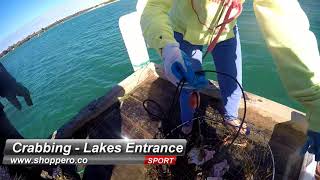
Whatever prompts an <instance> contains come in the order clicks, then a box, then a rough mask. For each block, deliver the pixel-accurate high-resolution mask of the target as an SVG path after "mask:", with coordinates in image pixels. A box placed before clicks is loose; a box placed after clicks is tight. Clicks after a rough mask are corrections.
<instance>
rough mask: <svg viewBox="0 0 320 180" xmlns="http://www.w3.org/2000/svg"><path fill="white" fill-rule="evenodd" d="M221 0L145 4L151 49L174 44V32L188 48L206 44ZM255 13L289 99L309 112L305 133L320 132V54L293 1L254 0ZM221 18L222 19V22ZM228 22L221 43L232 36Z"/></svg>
mask: <svg viewBox="0 0 320 180" xmlns="http://www.w3.org/2000/svg"><path fill="white" fill-rule="evenodd" d="M220 1H221V0H148V2H147V5H146V7H145V9H144V11H143V14H142V17H141V27H142V31H143V35H144V37H145V40H146V42H147V44H148V45H149V47H151V48H155V49H158V50H159V49H160V48H163V47H164V46H165V45H166V44H167V43H177V42H176V41H175V39H174V36H173V32H174V31H177V32H180V33H182V34H183V35H184V39H185V40H187V41H189V42H190V43H192V44H196V45H205V44H208V43H209V42H210V40H211V39H212V36H213V37H215V34H216V33H217V31H216V30H215V28H214V27H215V26H216V25H217V24H220V23H221V22H217V20H218V19H219V18H218V17H219V16H221V15H222V17H224V16H223V15H224V13H225V12H226V11H222V6H221V5H219V2H220ZM253 5H254V12H255V14H256V18H257V21H258V24H259V25H260V28H261V30H262V32H263V35H264V38H265V40H266V43H267V45H268V47H269V50H270V52H271V54H272V56H273V59H274V61H275V63H276V65H277V68H278V71H279V75H280V78H281V80H282V82H283V84H284V85H285V88H286V89H287V91H288V93H289V95H291V96H292V97H294V98H295V99H296V100H298V101H299V102H300V103H301V104H303V105H304V107H305V108H306V109H307V120H309V129H311V130H314V131H318V132H319V131H320V55H319V50H318V45H317V40H316V37H315V36H314V34H313V33H312V32H311V31H310V30H309V21H308V18H307V16H306V15H305V13H304V12H303V10H302V9H301V7H300V5H299V3H298V1H297V0H254V3H253ZM221 12H222V13H221ZM220 19H223V18H220ZM235 23H236V22H235V21H233V22H232V23H230V24H228V25H227V26H226V29H225V30H224V32H223V33H222V35H221V37H220V38H219V41H223V40H226V39H229V38H232V37H234V34H233V31H231V29H232V28H233V26H234V25H235Z"/></svg>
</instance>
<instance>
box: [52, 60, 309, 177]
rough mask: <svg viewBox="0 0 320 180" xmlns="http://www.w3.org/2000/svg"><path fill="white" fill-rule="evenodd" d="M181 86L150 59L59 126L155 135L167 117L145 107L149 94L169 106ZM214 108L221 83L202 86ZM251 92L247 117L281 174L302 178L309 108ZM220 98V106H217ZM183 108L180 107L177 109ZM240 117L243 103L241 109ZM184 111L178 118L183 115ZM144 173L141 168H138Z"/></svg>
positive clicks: (95, 134) (67, 132)
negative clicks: (293, 106) (301, 152)
mask: <svg viewBox="0 0 320 180" xmlns="http://www.w3.org/2000/svg"><path fill="white" fill-rule="evenodd" d="M174 92H175V87H174V86H173V85H172V84H171V83H169V82H168V81H166V80H165V79H164V78H163V71H162V68H161V67H160V66H158V65H155V64H152V63H151V64H149V65H148V66H147V67H146V68H144V69H141V70H139V71H137V72H135V73H134V74H133V75H131V76H129V77H128V78H127V79H125V80H124V81H122V82H121V83H119V85H118V86H116V87H114V88H113V89H112V90H111V91H109V92H107V93H106V95H105V96H103V97H101V98H99V99H97V100H95V101H93V102H92V103H90V104H89V105H88V106H87V107H85V108H84V109H83V110H81V111H80V112H79V114H78V115H77V116H75V117H74V118H73V119H72V120H71V121H70V122H69V123H67V124H66V125H64V126H63V127H62V128H61V129H59V131H58V134H57V137H58V138H70V137H74V138H86V137H89V138H96V139H97V138H122V137H124V136H125V137H128V138H153V137H154V136H155V134H156V133H157V132H158V127H159V126H160V124H161V122H160V121H159V119H155V118H154V117H151V116H150V115H149V114H148V113H147V112H146V111H145V109H144V108H143V106H142V103H143V101H144V100H146V99H152V100H155V101H157V102H158V103H159V104H160V105H161V107H163V110H164V111H165V112H168V110H169V107H170V103H171V100H172V96H173V94H174ZM202 93H203V94H202V102H210V103H207V104H208V105H207V106H208V108H206V111H207V113H208V114H210V113H211V114H213V113H215V111H216V110H217V109H219V108H221V101H220V100H219V92H218V89H217V87H216V86H214V85H212V87H211V88H208V89H207V90H205V91H203V92H202ZM246 94H247V119H246V120H247V122H248V123H249V124H251V125H253V126H254V129H255V130H259V131H263V133H264V134H265V137H264V138H265V139H266V140H267V141H268V142H269V144H270V146H271V148H272V150H273V153H274V157H275V161H276V179H298V177H299V173H300V167H301V163H302V160H303V158H302V157H301V156H299V155H298V151H299V148H300V147H301V145H302V144H303V142H304V140H305V135H304V134H303V133H302V132H303V131H304V129H305V127H306V122H305V121H304V114H303V113H301V112H299V111H296V110H294V109H291V108H288V107H286V106H283V105H281V104H278V103H276V102H273V101H270V100H268V99H265V98H262V97H259V96H256V95H253V94H251V93H246ZM212 104H214V106H212ZM209 105H210V106H209ZM177 111H179V110H177ZM239 113H240V115H239V116H240V117H241V116H242V113H243V104H241V108H240V109H239ZM178 117H179V114H178V116H177V117H176V119H179V118H178ZM143 171H144V167H143V166H141V165H131V166H130V167H128V166H116V167H115V168H114V170H113V179H120V178H121V177H122V175H123V174H131V173H132V174H136V175H134V176H132V177H127V178H126V179H136V178H138V177H139V179H140V178H141V177H143V176H140V175H139V176H138V174H140V173H141V172H143ZM137 173H138V174H137Z"/></svg>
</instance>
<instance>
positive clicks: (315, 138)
mask: <svg viewBox="0 0 320 180" xmlns="http://www.w3.org/2000/svg"><path fill="white" fill-rule="evenodd" d="M307 136H308V137H307V141H306V143H305V144H304V146H303V148H302V151H301V154H305V153H306V152H307V151H308V152H309V153H312V154H314V155H315V161H320V133H319V132H315V131H311V130H308V133H307Z"/></svg>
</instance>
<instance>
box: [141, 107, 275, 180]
mask: <svg viewBox="0 0 320 180" xmlns="http://www.w3.org/2000/svg"><path fill="white" fill-rule="evenodd" d="M247 124H248V123H247ZM248 125H249V126H250V128H251V132H250V135H249V136H245V135H239V136H238V137H237V139H236V140H235V141H234V143H232V144H231V145H230V141H231V139H232V138H233V137H234V136H235V131H234V129H230V128H228V127H226V126H225V125H224V124H223V118H222V116H221V115H220V114H219V112H218V111H213V112H212V111H211V113H209V114H206V115H205V116H200V117H198V118H195V120H194V123H193V131H192V134H191V135H189V136H187V137H183V138H186V139H187V151H186V154H185V156H182V157H177V161H176V164H175V165H147V166H146V167H145V169H146V179H185V180H188V179H190V180H194V179H210V178H209V177H211V178H212V179H239V180H241V179H246V180H253V179H263V180H269V179H274V159H273V155H272V151H271V148H270V146H269V145H268V141H267V139H266V137H267V135H266V132H264V131H262V130H259V129H255V128H254V126H253V125H250V124H248ZM181 127H182V126H181V125H180V126H176V127H175V128H173V129H172V130H171V133H170V136H169V137H168V136H164V135H163V134H160V135H158V136H157V137H156V138H164V137H165V138H179V134H180V131H181ZM180 138H181V136H180ZM229 145H230V146H229ZM191 151H198V152H199V154H198V156H199V157H198V158H199V160H200V159H201V158H202V159H203V156H204V154H205V153H204V152H206V151H211V152H213V151H214V152H215V153H214V155H213V158H211V159H210V160H209V161H206V162H205V163H203V164H201V165H196V164H192V163H190V152H191ZM188 154H189V155H188ZM201 156H202V157H201ZM221 164H224V165H225V166H224V170H222V171H223V172H220V175H219V177H216V176H214V175H217V172H216V170H217V169H218V170H219V167H218V166H219V165H221ZM217 167H218V168H217ZM221 173H222V174H221ZM218 174H219V172H218ZM213 177H215V178H213Z"/></svg>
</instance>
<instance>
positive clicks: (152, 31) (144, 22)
mask: <svg viewBox="0 0 320 180" xmlns="http://www.w3.org/2000/svg"><path fill="white" fill-rule="evenodd" d="M172 2H173V0H148V2H147V5H146V7H145V8H144V10H143V13H142V16H141V21H140V24H141V28H142V32H143V36H144V38H145V40H146V43H147V44H148V46H149V47H150V48H154V49H156V50H160V49H161V48H164V47H165V46H166V45H167V44H178V43H177V42H176V40H175V39H174V35H173V30H172V27H171V25H170V20H169V14H168V13H169V10H170V8H171V6H172ZM160 54H161V53H160Z"/></svg>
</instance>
